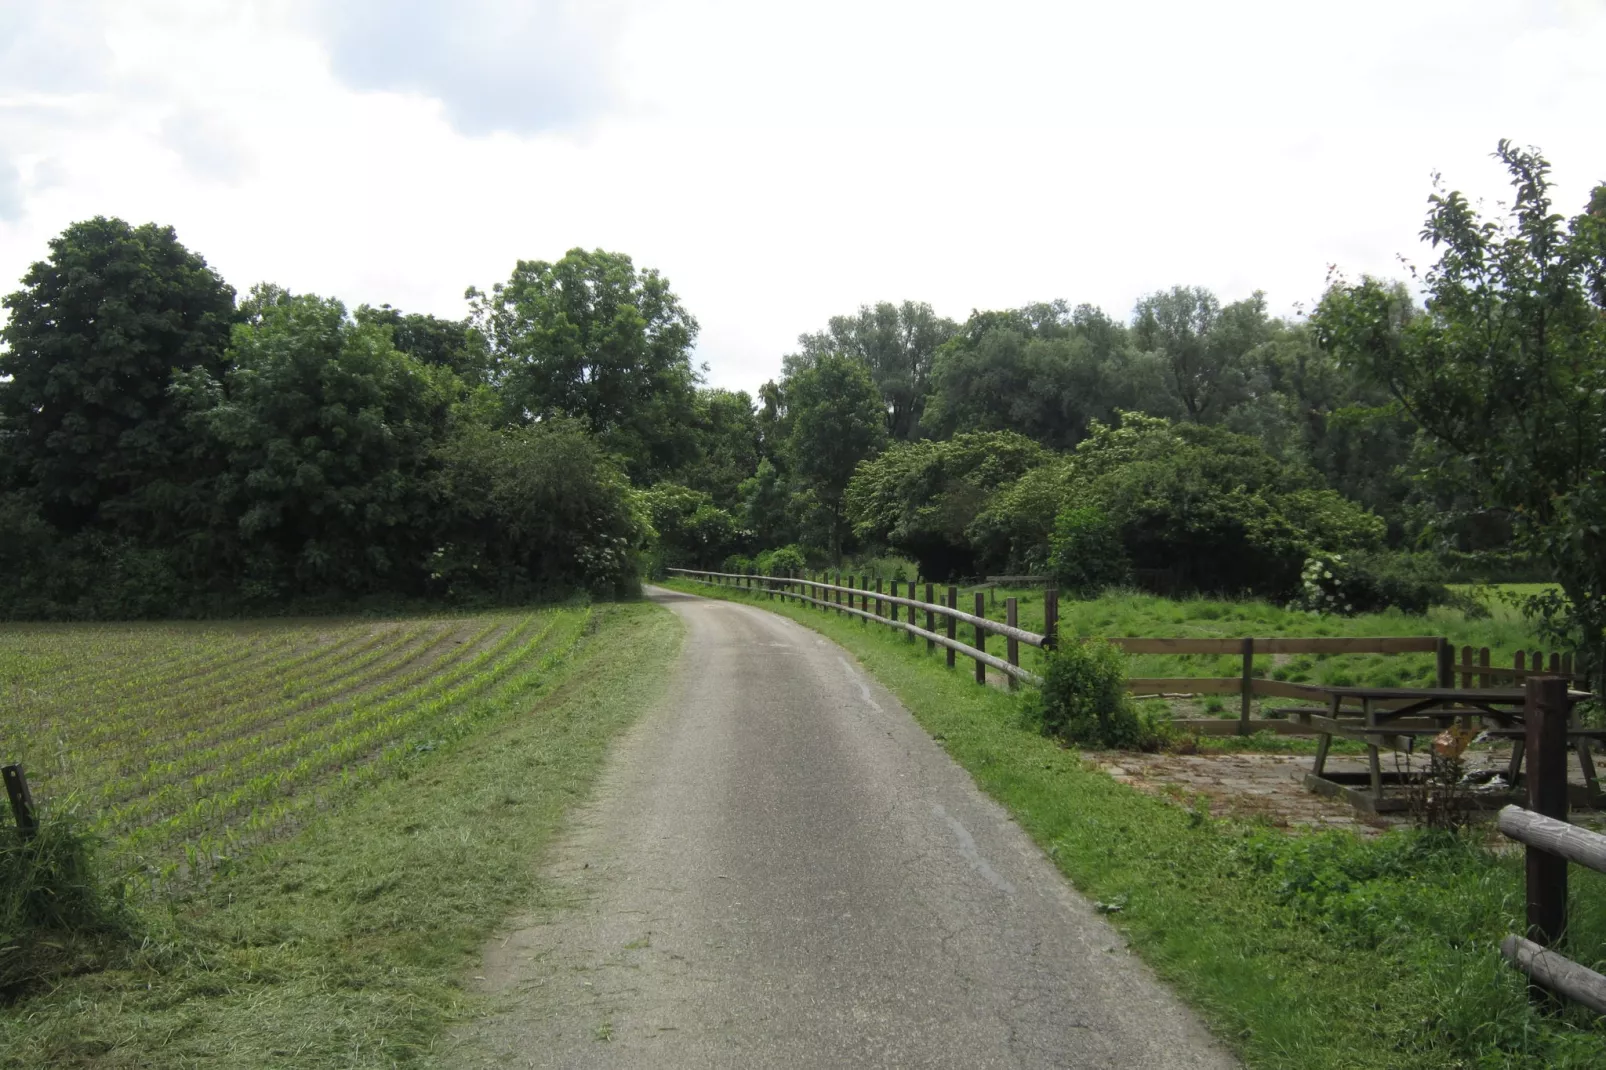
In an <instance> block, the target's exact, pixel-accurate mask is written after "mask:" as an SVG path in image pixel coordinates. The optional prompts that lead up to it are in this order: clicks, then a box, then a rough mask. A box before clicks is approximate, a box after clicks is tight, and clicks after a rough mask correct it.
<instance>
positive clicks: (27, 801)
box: [0, 765, 39, 840]
mask: <svg viewBox="0 0 1606 1070" xmlns="http://www.w3.org/2000/svg"><path fill="white" fill-rule="evenodd" d="M0 774H3V775H4V776H5V780H6V794H7V795H9V796H10V797H11V816H12V817H14V818H16V819H17V835H18V836H21V837H22V838H23V839H24V840H31V839H33V838H34V836H35V835H37V834H38V832H39V812H38V811H37V810H35V809H34V805H33V792H31V791H29V790H28V778H27V776H26V775H24V773H23V771H22V766H20V765H8V766H6V767H5V768H4V769H0Z"/></svg>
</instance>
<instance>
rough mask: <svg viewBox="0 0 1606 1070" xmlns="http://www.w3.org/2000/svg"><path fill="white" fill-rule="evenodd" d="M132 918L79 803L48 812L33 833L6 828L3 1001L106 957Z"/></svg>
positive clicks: (0, 873) (0, 913)
mask: <svg viewBox="0 0 1606 1070" xmlns="http://www.w3.org/2000/svg"><path fill="white" fill-rule="evenodd" d="M129 921H130V919H129V915H128V912H127V910H126V909H125V907H124V904H123V901H122V897H121V894H120V889H113V888H108V887H107V884H106V881H105V880H104V878H103V877H102V875H101V871H100V869H99V867H98V866H97V864H96V860H95V851H94V840H93V838H92V837H91V836H90V835H89V834H88V833H86V832H85V831H84V830H83V828H82V826H81V824H80V823H79V821H78V820H77V816H76V815H75V814H74V813H73V812H72V811H71V810H67V809H63V808H55V809H53V810H52V811H49V812H47V813H46V814H45V815H44V819H43V821H42V823H41V825H40V827H39V830H38V831H37V833H35V834H34V835H33V836H32V837H30V838H28V839H23V838H22V837H21V836H20V835H19V834H18V833H17V832H15V831H14V830H12V829H5V830H0V1002H9V1001H11V1000H13V999H16V998H17V997H19V996H21V995H23V994H24V993H25V992H26V991H27V990H28V989H30V988H31V987H32V986H34V985H36V984H38V983H40V982H43V981H46V980H48V979H49V978H51V977H53V976H56V975H59V974H61V973H64V972H67V971H69V970H76V969H86V968H91V967H93V966H95V965H98V964H99V963H100V962H101V961H103V958H104V955H105V954H106V952H107V951H108V950H109V949H110V948H112V947H113V946H115V944H116V943H117V941H118V938H119V937H122V936H124V935H126V933H127V930H128V926H129Z"/></svg>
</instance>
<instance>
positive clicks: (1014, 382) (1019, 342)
mask: <svg viewBox="0 0 1606 1070" xmlns="http://www.w3.org/2000/svg"><path fill="white" fill-rule="evenodd" d="M1158 371H1159V368H1158V366H1157V365H1156V363H1155V362H1154V361H1153V360H1152V359H1151V358H1149V357H1148V356H1147V355H1146V354H1138V353H1134V352H1132V351H1131V350H1130V348H1129V347H1128V346H1127V344H1126V339H1125V329H1124V328H1123V327H1121V326H1120V325H1119V324H1115V323H1113V322H1111V321H1110V320H1109V319H1108V318H1107V317H1105V316H1104V315H1103V313H1100V312H1098V311H1097V310H1096V309H1092V308H1089V307H1088V306H1086V305H1083V306H1081V307H1079V308H1078V309H1077V310H1076V311H1075V313H1074V314H1073V313H1071V312H1070V311H1069V309H1068V307H1067V306H1066V304H1065V303H1064V302H1063V301H1056V302H1053V303H1050V304H1040V305H1028V306H1026V307H1025V308H1021V309H1017V310H1013V311H1009V312H977V313H972V314H971V317H970V319H969V321H967V322H966V324H965V326H964V327H963V328H962V329H961V331H960V332H959V334H958V335H957V336H955V337H954V338H953V339H952V340H951V341H949V342H948V344H946V345H945V346H943V348H942V349H941V350H940V351H939V352H938V354H937V358H936V362H935V366H934V369H933V371H932V397H931V401H930V403H929V405H928V406H927V409H926V415H925V422H924V426H925V428H926V430H928V431H930V432H931V433H933V434H935V435H938V436H942V437H947V436H951V435H955V434H959V433H961V432H964V431H1016V432H1019V433H1020V434H1023V435H1025V436H1027V437H1028V438H1031V439H1034V440H1035V441H1037V442H1040V443H1042V444H1043V445H1045V446H1049V447H1052V448H1054V449H1069V448H1070V447H1072V446H1074V445H1075V444H1076V443H1077V442H1079V441H1081V439H1082V438H1083V436H1085V435H1086V434H1087V426H1088V423H1089V421H1091V420H1105V421H1108V420H1110V419H1112V418H1113V417H1114V415H1115V413H1116V412H1118V411H1120V410H1122V409H1131V408H1135V407H1141V408H1147V407H1148V406H1150V405H1153V404H1157V403H1158V404H1161V405H1164V404H1165V400H1166V395H1165V387H1164V383H1163V381H1161V380H1160V379H1159V378H1158V375H1157V373H1158Z"/></svg>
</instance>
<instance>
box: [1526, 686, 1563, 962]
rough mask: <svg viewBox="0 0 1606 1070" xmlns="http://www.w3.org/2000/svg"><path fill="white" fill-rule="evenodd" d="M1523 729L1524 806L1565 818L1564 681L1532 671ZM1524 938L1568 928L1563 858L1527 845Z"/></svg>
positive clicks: (1546, 940) (1547, 941)
mask: <svg viewBox="0 0 1606 1070" xmlns="http://www.w3.org/2000/svg"><path fill="white" fill-rule="evenodd" d="M1527 687H1528V701H1527V704H1526V708H1525V709H1524V711H1523V719H1524V721H1525V727H1526V729H1527V744H1528V747H1527V750H1528V777H1527V787H1528V809H1529V810H1532V811H1533V812H1534V813H1536V814H1542V815H1544V816H1545V817H1550V818H1555V819H1556V820H1557V821H1566V820H1567V714H1568V710H1567V681H1566V680H1563V679H1560V678H1558V677H1547V676H1530V677H1529V678H1528V681H1527ZM1526 856H1527V857H1526V861H1527V870H1528V939H1530V940H1532V941H1534V942H1535V943H1536V944H1540V945H1542V946H1544V947H1549V946H1551V945H1552V944H1555V943H1557V942H1558V941H1560V940H1561V938H1562V936H1563V934H1564V933H1565V932H1566V930H1567V860H1566V859H1565V858H1562V857H1560V856H1559V855H1553V854H1551V853H1550V852H1549V851H1544V850H1540V849H1539V848H1535V847H1529V848H1528V849H1527V852H1526Z"/></svg>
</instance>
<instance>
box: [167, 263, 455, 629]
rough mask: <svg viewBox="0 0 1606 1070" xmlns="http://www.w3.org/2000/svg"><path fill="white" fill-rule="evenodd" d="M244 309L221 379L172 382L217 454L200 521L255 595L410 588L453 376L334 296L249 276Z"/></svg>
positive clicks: (426, 548)
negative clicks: (404, 349)
mask: <svg viewBox="0 0 1606 1070" xmlns="http://www.w3.org/2000/svg"><path fill="white" fill-rule="evenodd" d="M243 308H244V310H245V312H246V314H247V317H248V318H247V321H246V322H245V323H243V324H240V325H239V326H237V327H236V328H235V329H234V336H233V340H232V342H231V344H230V346H229V368H228V370H227V371H226V372H225V373H224V374H223V376H222V377H221V379H218V378H214V377H212V376H211V375H210V374H208V373H207V372H206V371H205V370H204V369H199V368H197V369H193V370H191V371H190V372H187V373H183V374H182V375H181V376H179V377H177V378H176V381H175V392H176V394H177V396H179V397H180V398H182V399H183V401H184V403H185V404H186V405H187V406H188V407H189V408H190V409H191V411H192V417H191V419H192V423H193V425H194V426H196V427H197V428H201V429H204V430H205V432H206V433H207V434H209V435H210V436H211V437H212V439H213V440H214V441H215V442H216V444H217V446H216V448H217V449H218V450H219V452H220V454H221V456H222V457H223V458H224V464H223V470H222V471H221V473H220V474H219V475H217V476H216V478H215V480H213V481H212V483H211V486H210V492H211V493H210V495H209V497H210V499H211V501H212V502H213V503H214V505H213V511H212V513H211V515H210V516H209V517H208V518H207V520H208V523H207V524H206V525H205V526H206V528H207V529H209V530H210V531H212V532H213V533H214V536H215V538H216V540H217V542H218V545H217V547H216V551H217V552H218V553H219V554H221V555H222V557H223V559H224V566H223V567H224V569H225V571H226V572H228V573H232V574H234V575H236V576H240V577H243V578H244V581H245V583H246V584H247V587H246V593H247V594H248V595H251V596H255V597H264V596H274V597H276V596H283V595H301V594H326V593H336V592H343V593H347V594H355V593H366V592H369V591H376V590H389V591H398V590H399V591H403V592H407V593H418V592H419V591H421V589H422V582H423V576H424V573H423V568H424V562H425V559H426V557H427V556H428V554H429V552H430V551H431V550H432V549H433V545H434V544H433V539H434V534H433V527H434V521H435V508H434V497H433V495H432V493H431V487H432V486H433V478H432V477H433V473H434V471H435V470H436V468H437V464H436V459H435V452H434V451H435V445H436V443H437V442H439V441H440V440H442V439H443V438H445V437H446V432H447V430H448V420H449V417H450V414H451V410H452V404H453V402H454V400H455V398H456V396H457V394H458V393H459V391H460V389H461V387H460V384H459V383H458V381H457V379H456V378H455V377H454V376H453V375H452V374H451V373H450V372H449V371H447V370H445V369H437V368H431V367H429V366H427V365H423V364H420V363H418V362H417V361H415V360H413V359H412V358H411V357H408V356H407V355H405V354H403V353H401V352H398V351H397V350H396V349H395V348H394V346H393V345H392V344H391V334H390V330H389V329H388V328H387V327H384V326H381V325H379V324H375V323H372V322H370V323H367V324H362V323H357V322H354V321H353V320H352V319H351V318H350V317H348V316H347V315H346V310H345V307H344V306H343V305H342V304H341V303H340V302H339V301H336V300H334V299H332V298H321V297H316V296H312V295H305V296H295V295H291V294H289V293H287V292H286V291H284V290H281V289H278V288H275V287H258V288H257V289H256V290H254V291H253V292H252V295H251V297H250V299H249V300H247V301H246V302H244V303H243Z"/></svg>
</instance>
